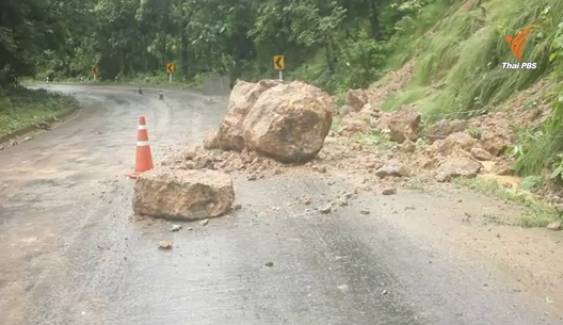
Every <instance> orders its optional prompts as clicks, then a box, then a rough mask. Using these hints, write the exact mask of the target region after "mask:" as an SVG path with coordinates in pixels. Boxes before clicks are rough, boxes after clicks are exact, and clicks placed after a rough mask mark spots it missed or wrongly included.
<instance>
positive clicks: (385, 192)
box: [381, 187, 397, 195]
mask: <svg viewBox="0 0 563 325" xmlns="http://www.w3.org/2000/svg"><path fill="white" fill-rule="evenodd" d="M381 194H383V195H395V194H397V189H396V188H394V187H388V188H385V189H383V191H381Z"/></svg>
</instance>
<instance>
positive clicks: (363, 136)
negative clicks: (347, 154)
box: [353, 130, 396, 148]
mask: <svg viewBox="0 0 563 325" xmlns="http://www.w3.org/2000/svg"><path fill="white" fill-rule="evenodd" d="M353 139H354V141H356V142H358V143H360V144H362V145H365V146H375V147H379V146H381V147H384V148H392V147H393V146H395V145H396V143H394V142H393V141H391V139H390V138H389V135H387V134H385V133H383V132H381V131H379V130H370V131H368V132H362V133H356V134H355V135H354V138H353Z"/></svg>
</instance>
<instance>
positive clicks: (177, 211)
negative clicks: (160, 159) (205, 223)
mask: <svg viewBox="0 0 563 325" xmlns="http://www.w3.org/2000/svg"><path fill="white" fill-rule="evenodd" d="M234 198H235V194H234V190H233V183H232V181H231V178H230V176H229V175H227V174H224V173H221V172H217V171H211V170H174V171H172V170H170V169H155V170H152V171H149V172H146V173H144V174H142V175H141V176H140V177H139V178H138V179H137V181H136V183H135V194H134V198H133V210H134V211H135V213H137V214H141V215H148V216H152V217H162V218H174V219H184V220H197V219H204V218H210V217H218V216H221V215H223V214H225V213H227V212H228V211H229V210H230V208H231V205H232V203H233V201H234Z"/></svg>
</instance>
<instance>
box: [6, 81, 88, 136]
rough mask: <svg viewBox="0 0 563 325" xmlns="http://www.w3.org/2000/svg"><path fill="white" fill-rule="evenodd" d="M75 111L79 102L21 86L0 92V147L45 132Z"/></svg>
mask: <svg viewBox="0 0 563 325" xmlns="http://www.w3.org/2000/svg"><path fill="white" fill-rule="evenodd" d="M76 109H78V102H77V101H76V100H75V99H74V98H72V97H69V96H64V95H62V94H56V93H52V92H47V91H45V90H42V89H38V90H31V89H26V88H23V87H17V88H10V89H0V144H1V143H3V142H6V141H8V140H10V139H12V138H14V137H16V136H18V135H22V134H24V133H27V132H30V131H33V130H36V129H47V130H48V129H49V128H50V126H51V124H52V123H54V122H56V121H57V120H59V119H61V118H63V117H65V116H67V115H69V114H71V113H72V112H74V111H75V110H76ZM0 147H1V145H0Z"/></svg>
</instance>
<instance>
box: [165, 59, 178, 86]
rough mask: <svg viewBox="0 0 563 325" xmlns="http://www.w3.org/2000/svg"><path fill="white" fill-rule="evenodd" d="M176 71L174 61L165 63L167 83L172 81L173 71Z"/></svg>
mask: <svg viewBox="0 0 563 325" xmlns="http://www.w3.org/2000/svg"><path fill="white" fill-rule="evenodd" d="M175 72H176V63H174V62H171V63H167V64H166V73H168V83H172V80H173V79H174V73H175Z"/></svg>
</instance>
